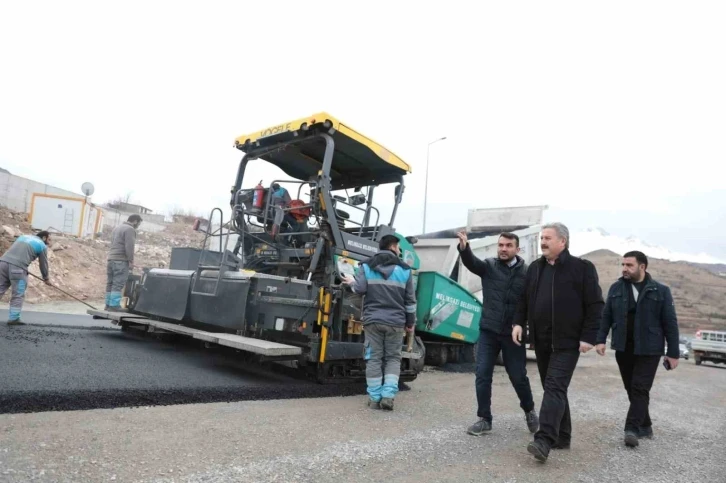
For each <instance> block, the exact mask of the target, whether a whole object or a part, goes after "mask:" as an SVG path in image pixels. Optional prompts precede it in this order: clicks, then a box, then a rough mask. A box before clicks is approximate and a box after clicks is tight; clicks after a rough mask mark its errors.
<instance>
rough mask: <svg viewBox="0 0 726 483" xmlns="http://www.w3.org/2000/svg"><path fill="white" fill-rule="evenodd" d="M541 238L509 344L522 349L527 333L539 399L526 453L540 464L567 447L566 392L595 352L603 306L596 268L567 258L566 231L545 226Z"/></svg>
mask: <svg viewBox="0 0 726 483" xmlns="http://www.w3.org/2000/svg"><path fill="white" fill-rule="evenodd" d="M540 238H541V249H542V257H541V258H539V259H538V260H537V261H535V262H533V263H532V264H531V265H530V266H529V269H528V270H527V285H526V289H525V293H524V295H523V296H522V297H521V298H520V301H519V305H518V307H517V313H516V315H515V317H514V329H513V330H512V339H513V340H514V342H515V343H516V344H521V343H522V333H523V328H524V327H527V328H528V331H527V333H528V334H529V336H530V337H531V338H533V340H534V350H535V354H536V356H537V367H538V368H539V374H540V379H541V381H542V386H543V387H544V396H543V397H542V406H541V408H540V413H539V430H538V431H537V433H536V434H535V435H534V441H532V442H531V443H529V445H528V446H527V451H529V452H530V453H531V454H532V455H534V457H535V458H537V459H538V460H539V461H542V462H544V461H547V457H548V456H549V452H550V449H553V448H554V449H567V448H569V447H570V440H571V438H572V422H571V420H570V405H569V402H568V400H567V388H568V387H569V385H570V381H571V379H572V374H573V372H574V371H575V367H576V366H577V361H578V360H579V358H580V354H581V353H585V352H588V351H589V350H590V349H592V348H593V347H594V346H595V343H596V339H597V332H598V330H599V328H600V320H601V319H602V309H603V305H604V302H603V298H602V290H601V289H600V283H599V281H598V275H597V270H596V269H595V265H593V264H592V262H590V261H588V260H584V259H582V258H578V257H575V256H573V255H571V254H570V252H569V245H570V242H569V238H570V234H569V231H568V229H567V227H566V226H565V225H563V224H562V223H550V224H546V225H544V226H543V227H542V234H541V237H540Z"/></svg>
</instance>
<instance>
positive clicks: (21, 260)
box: [0, 231, 50, 325]
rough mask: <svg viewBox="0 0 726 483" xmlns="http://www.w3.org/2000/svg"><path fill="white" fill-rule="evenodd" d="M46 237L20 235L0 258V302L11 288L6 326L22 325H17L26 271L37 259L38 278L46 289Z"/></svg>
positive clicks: (23, 298) (48, 236)
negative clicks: (38, 266)
mask: <svg viewBox="0 0 726 483" xmlns="http://www.w3.org/2000/svg"><path fill="white" fill-rule="evenodd" d="M49 244H50V233H48V232H47V231H41V232H38V234H37V235H20V236H19V237H18V239H17V240H15V242H14V243H13V244H12V246H11V247H10V248H9V249H8V251H7V252H5V254H3V256H2V257H0V298H1V297H2V296H3V295H5V292H7V290H8V288H10V287H11V286H12V292H11V293H12V295H11V298H10V315H9V317H8V325H25V324H24V323H23V322H21V321H20V312H21V311H22V309H23V301H24V300H25V290H26V289H27V288H28V267H29V266H30V264H31V263H33V261H34V260H35V259H36V258H37V259H38V265H40V275H41V277H42V278H43V281H44V282H45V283H46V284H47V285H50V278H49V277H50V275H49V274H48V245H49Z"/></svg>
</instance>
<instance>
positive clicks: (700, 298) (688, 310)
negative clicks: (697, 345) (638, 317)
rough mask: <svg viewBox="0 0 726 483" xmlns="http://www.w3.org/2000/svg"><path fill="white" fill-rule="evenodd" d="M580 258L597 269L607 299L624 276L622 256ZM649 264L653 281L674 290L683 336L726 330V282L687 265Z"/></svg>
mask: <svg viewBox="0 0 726 483" xmlns="http://www.w3.org/2000/svg"><path fill="white" fill-rule="evenodd" d="M646 255H647V253H646ZM581 257H582V258H586V259H588V260H590V261H592V262H593V263H594V264H595V266H596V267H597V271H598V274H599V276H600V285H601V286H602V289H603V296H605V295H606V294H607V291H608V289H609V288H610V285H611V284H612V283H613V282H614V281H615V280H617V279H618V278H619V277H620V276H621V270H620V262H621V260H622V258H621V255H618V254H617V253H614V252H612V251H610V250H596V251H593V252H590V253H587V254H584V255H581ZM648 262H649V266H648V271H649V272H650V274H651V275H652V276H653V278H655V279H657V280H658V281H660V282H662V283H664V284H666V285H668V286H669V287H670V288H671V292H672V293H673V299H674V301H675V304H676V314H677V315H678V325H679V327H680V329H681V333H682V334H683V335H692V334H693V333H694V332H695V331H696V330H697V329H709V328H710V329H722V330H726V278H724V277H719V276H718V275H716V274H715V273H713V272H711V271H709V270H707V269H705V268H701V267H699V266H697V265H694V264H692V263H689V262H685V261H679V262H671V261H668V260H661V259H657V258H650V257H649V258H648Z"/></svg>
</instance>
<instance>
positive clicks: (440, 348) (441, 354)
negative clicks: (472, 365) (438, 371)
mask: <svg viewBox="0 0 726 483" xmlns="http://www.w3.org/2000/svg"><path fill="white" fill-rule="evenodd" d="M428 355H430V357H429V361H430V362H429V364H430V365H432V366H443V365H444V364H446V361H447V360H448V355H449V350H448V349H447V347H446V345H444V344H439V345H435V346H432V347H431V351H429V352H428Z"/></svg>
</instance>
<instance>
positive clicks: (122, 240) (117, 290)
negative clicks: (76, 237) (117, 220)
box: [106, 215, 142, 312]
mask: <svg viewBox="0 0 726 483" xmlns="http://www.w3.org/2000/svg"><path fill="white" fill-rule="evenodd" d="M141 221H142V219H141V217H140V216H139V215H131V216H129V217H128V219H127V220H126V221H125V222H124V223H123V224H121V225H119V226H117V227H116V228H114V230H113V232H112V233H111V247H110V248H109V252H108V261H107V262H106V310H108V311H111V312H120V311H124V309H122V308H121V296H122V294H123V289H124V285H126V282H127V281H128V279H129V272H130V271H131V270H133V269H134V247H135V246H136V230H137V229H138V228H139V225H141Z"/></svg>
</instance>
